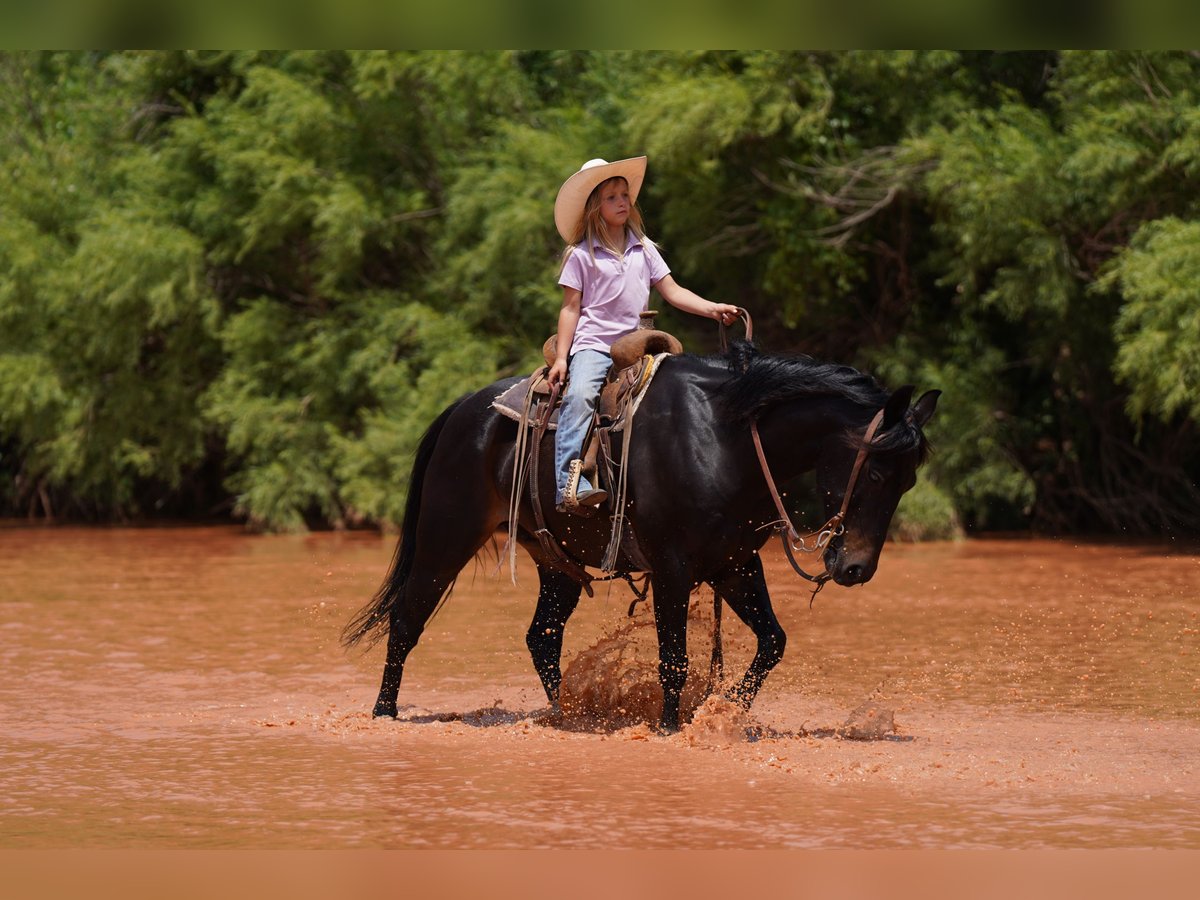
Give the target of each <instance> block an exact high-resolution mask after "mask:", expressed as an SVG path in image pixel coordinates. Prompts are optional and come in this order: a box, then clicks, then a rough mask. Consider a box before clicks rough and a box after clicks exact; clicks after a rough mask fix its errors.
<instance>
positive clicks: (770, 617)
mask: <svg viewBox="0 0 1200 900" xmlns="http://www.w3.org/2000/svg"><path fill="white" fill-rule="evenodd" d="M712 586H713V588H714V589H715V590H716V591H717V593H718V594H719V595H720V596H722V597H724V598H725V602H726V603H728V604H729V608H730V609H732V610H733V611H734V613H735V614H736V615H737V617H738V618H739V619H741V620H742V621H743V622H745V623H746V625H747V626H748V627H749V628H750V630H751V631H753V632H754V636H755V638H756V639H757V640H758V648H757V650H756V651H755V654H754V659H752V660H751V661H750V666H749V667H748V668H747V669H746V674H745V675H743V676H742V679H741V681H739V682H738V683H737V684H735V685H734V686H733V687H731V688H730V689H729V690H728V691H727V692H726V696H727V697H728V698H729V699H730V700H733V701H734V702H735V703H738V704H740V705H741V706H742V707H744V708H746V709H749V708H750V706H751V704H753V703H754V698H755V697H757V696H758V692H759V689H761V688H762V685H763V682H764V681H765V680H766V678H767V675H768V674H770V672H771V670H772V669H774V668H775V666H776V665H778V664H779V661H780V660H781V659H783V651H784V647H785V646H786V645H787V635H786V634H785V633H784V630H783V628H782V627H781V626H780V624H779V620H778V619H777V618H776V617H775V610H773V609H772V608H771V597H770V594H769V593H768V592H767V581H766V578H765V577H764V576H763V570H762V561H761V560H760V559H759V557H758V556H757V555H755V556H753V557H752V558H751V559H750V561H748V562H747V563H745V564H743V565H741V566H738V567H737V568H735V569H733V570H732V571H731V572H730V573H728V574H727V575H725V576H723V577H722V578H720V579H716V580H714V581H713V582H712Z"/></svg>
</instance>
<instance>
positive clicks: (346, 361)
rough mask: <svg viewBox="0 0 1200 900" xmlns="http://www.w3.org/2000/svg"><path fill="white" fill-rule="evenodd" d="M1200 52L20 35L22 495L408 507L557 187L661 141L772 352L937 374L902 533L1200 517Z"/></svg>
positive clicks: (698, 223)
mask: <svg viewBox="0 0 1200 900" xmlns="http://www.w3.org/2000/svg"><path fill="white" fill-rule="evenodd" d="M1197 76H1200V60H1198V59H1197V58H1196V57H1195V56H1194V55H1192V54H1188V53H1168V52H1164V53H1136V52H1124V51H1122V52H1101V51H1081V52H1070V53H1051V52H1029V53H993V52H983V51H979V52H953V51H911V52H879V51H861V52H849V53H811V52H790V51H737V52H687V53H664V52H632V51H623V52H598V51H523V52H441V53H438V52H375V51H369V52H368V51H363V52H337V51H314V52H284V51H262V52H247V51H222V52H178V51H175V52H143V51H137V52H121V53H3V54H0V134H2V135H3V138H4V139H3V141H0V172H2V173H3V175H4V177H3V178H2V179H0V479H2V480H0V512H3V513H4V514H11V513H22V514H25V513H28V514H38V513H41V514H45V515H50V514H55V513H57V514H67V515H72V516H90V517H95V518H109V517H114V516H116V517H120V516H131V515H150V514H154V513H156V512H164V513H174V514H184V515H193V514H206V513H208V512H209V511H210V510H212V509H217V508H225V509H233V510H235V511H236V513H237V514H238V515H240V516H243V517H245V518H246V519H248V520H249V521H250V522H252V523H254V524H255V525H256V526H258V527H263V528H285V529H297V528H303V527H306V526H308V525H313V524H334V525H339V524H357V523H395V522H397V521H398V519H399V517H400V515H401V513H402V509H403V502H404V485H405V484H406V483H407V475H408V470H409V466H410V462H411V454H412V451H413V449H414V447H415V446H416V444H417V442H418V441H419V439H420V436H421V433H422V432H423V430H424V428H425V427H426V426H427V424H428V423H429V422H430V421H431V420H432V419H433V418H434V417H435V416H436V414H437V412H438V411H440V410H441V409H442V408H443V407H444V405H445V404H446V403H448V402H450V401H451V400H453V399H454V398H455V397H457V396H459V395H461V394H462V393H464V392H466V391H468V390H473V389H477V388H479V387H481V386H483V385H484V384H486V383H487V382H489V381H490V380H491V379H493V378H494V377H495V376H496V375H498V374H511V373H515V372H521V371H524V370H528V369H529V368H532V366H533V365H534V362H535V360H536V359H537V358H538V348H539V347H540V344H541V342H542V340H543V339H544V338H545V336H546V335H548V334H549V333H550V332H551V331H552V330H553V328H554V326H555V321H556V314H557V310H558V306H559V303H560V299H561V298H560V291H559V289H558V288H557V287H556V274H557V266H558V259H559V254H560V252H561V250H562V247H561V246H560V243H559V240H558V237H557V235H556V234H555V232H554V229H553V225H552V218H551V208H552V201H553V197H554V193H555V191H556V190H557V188H558V185H559V184H560V183H561V182H562V180H563V179H564V178H566V177H567V176H568V175H569V174H571V172H573V171H574V170H575V169H576V168H577V167H578V166H579V164H580V163H582V162H583V161H584V160H586V159H588V158H591V157H596V156H602V157H606V158H609V159H615V158H619V157H622V156H628V155H634V154H636V153H643V152H644V153H648V154H649V156H650V168H649V177H648V180H647V182H646V185H645V188H644V190H643V192H642V195H641V201H640V202H641V205H642V208H643V211H644V214H645V218H646V222H647V225H648V229H649V232H650V234H651V236H652V237H653V238H655V239H656V240H658V241H659V242H661V244H662V245H663V246H664V250H665V254H666V256H667V259H668V260H669V262H670V263H671V265H672V267H673V269H674V270H675V272H676V277H677V279H678V280H679V281H680V282H681V283H683V284H685V285H687V286H688V287H691V288H693V289H695V290H697V291H698V292H699V293H701V294H702V295H704V296H708V297H710V298H712V299H720V300H727V301H730V302H735V303H738V304H740V305H743V306H746V307H747V308H749V309H750V310H751V311H752V312H753V314H754V319H755V326H756V331H757V336H758V338H759V339H760V341H761V342H762V343H763V344H764V345H765V346H766V347H767V348H768V349H771V350H775V351H786V350H801V351H805V352H810V353H814V354H816V355H819V356H824V357H828V358H835V359H838V360H841V361H845V362H848V363H851V364H856V365H860V366H866V367H870V368H871V369H873V370H874V371H876V372H877V373H878V374H879V375H880V376H881V377H882V378H883V379H884V380H885V381H887V382H888V383H889V384H892V385H897V384H900V383H904V382H912V383H915V384H918V385H919V387H920V389H921V390H924V389H926V388H930V387H938V388H941V389H942V390H943V391H945V396H944V398H943V400H942V402H941V403H940V404H939V411H938V415H937V417H936V418H935V420H934V422H933V423H932V424H931V426H930V434H931V436H932V438H933V441H934V444H935V446H936V448H937V452H936V453H935V455H934V457H933V459H932V461H931V463H930V465H929V468H928V470H927V471H926V475H925V478H924V480H923V481H922V484H921V486H920V487H919V488H918V489H917V491H915V492H914V493H913V494H911V495H909V496H908V497H907V498H906V499H905V501H904V505H903V506H902V508H901V511H900V514H899V516H898V519H897V528H898V529H899V533H902V534H904V535H906V536H910V537H912V536H945V535H947V534H952V533H954V532H955V530H956V529H957V528H958V527H959V525H958V523H961V526H962V527H964V528H965V529H967V530H979V529H988V528H1017V527H1025V526H1028V525H1031V524H1032V525H1034V526H1037V527H1043V528H1050V529H1060V530H1088V529H1096V528H1101V529H1109V530H1115V529H1130V528H1131V529H1133V530H1141V531H1151V532H1153V531H1166V530H1175V529H1178V528H1192V529H1197V528H1200V513H1196V512H1195V511H1194V510H1195V509H1197V508H1200V495H1198V492H1197V490H1196V488H1195V483H1196V481H1197V479H1198V478H1200V468H1198V467H1200V463H1198V462H1197V460H1200V452H1198V451H1200V447H1197V438H1196V434H1197V430H1196V428H1195V423H1196V420H1197V419H1198V418H1200V313H1198V312H1197V310H1198V309H1200V302H1198V301H1200V297H1197V296H1196V289H1195V288H1194V284H1195V283H1196V282H1197V276H1198V275H1200V255H1198V254H1197V252H1196V251H1195V249H1194V248H1195V246H1196V245H1197V242H1198V239H1200V201H1198V200H1197V198H1198V197H1200V191H1198V190H1197V187H1198V185H1197V178H1198V177H1200V112H1197V110H1198V109H1200V104H1197V102H1196V101H1197V97H1196V88H1195V85H1196V84H1197V83H1198V78H1197ZM664 320H665V324H666V326H667V327H669V328H671V329H673V330H676V331H678V332H681V333H682V334H683V336H684V337H685V340H686V343H687V344H688V346H689V347H690V348H694V349H700V350H704V349H707V348H708V347H711V346H712V344H713V336H712V334H711V331H710V330H709V329H707V328H704V327H703V326H702V323H699V322H698V321H696V320H692V319H690V317H686V316H681V315H679V314H677V313H676V312H674V311H672V310H670V309H666V310H664ZM1148 498H1149V499H1148ZM222 504H224V506H222Z"/></svg>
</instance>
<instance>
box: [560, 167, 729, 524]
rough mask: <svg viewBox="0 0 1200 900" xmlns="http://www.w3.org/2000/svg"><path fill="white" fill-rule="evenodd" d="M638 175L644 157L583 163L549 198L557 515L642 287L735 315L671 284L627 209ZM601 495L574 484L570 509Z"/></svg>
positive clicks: (632, 204)
mask: <svg viewBox="0 0 1200 900" xmlns="http://www.w3.org/2000/svg"><path fill="white" fill-rule="evenodd" d="M645 175H646V157H644V156H638V157H634V158H632V159H623V160H619V161H618V162H613V163H610V162H605V161H604V160H602V159H592V160H588V161H587V162H585V163H584V164H583V165H582V166H581V167H580V169H579V171H578V172H576V173H575V174H574V175H572V176H571V177H570V178H568V179H567V180H566V181H565V182H563V185H562V187H561V188H559V191H558V198H557V199H556V200H555V201H554V224H555V225H556V226H557V228H558V233H559V234H560V235H562V238H563V240H564V241H566V244H567V246H566V249H565V250H564V251H563V263H562V269H561V271H560V274H559V277H558V283H559V284H560V285H561V286H562V289H563V301H562V310H561V311H560V312H559V314H558V337H557V343H556V356H555V360H554V365H553V366H551V367H550V373H549V376H548V378H549V381H550V383H551V384H552V385H553V384H558V383H560V382H562V381H563V379H564V378H566V376H567V373H568V371H569V372H570V376H571V377H570V379H569V380H568V381H567V390H566V395H565V396H564V397H563V404H562V408H561V409H560V410H559V413H558V430H557V433H556V437H555V444H554V463H555V475H556V479H557V491H556V494H555V502H556V504H557V505H558V508H559V510H560V511H568V512H570V511H574V510H575V509H576V507H574V506H572V507H565V506H564V505H563V501H564V494H565V492H566V490H567V484H568V480H569V478H570V472H571V463H572V461H573V460H575V459H577V458H578V457H579V456H580V455H581V452H582V446H583V439H584V436H585V433H586V432H587V429H588V426H589V424H590V423H591V420H592V413H593V411H594V409H595V406H596V399H597V397H598V395H599V393H600V387H601V386H602V384H603V382H604V376H605V374H606V373H607V372H608V367H609V364H610V363H611V361H612V358H611V356H610V355H609V348H610V347H612V344H613V341H615V340H616V339H617V338H619V337H620V336H621V335H623V334H628V333H629V332H630V331H633V330H634V329H635V328H637V325H638V316H639V314H640V313H641V312H642V311H643V310H645V309H646V305H647V302H648V301H649V299H650V288H652V287H653V288H657V290H658V292H659V294H661V295H662V297H663V299H665V300H666V301H667V302H668V303H670V304H671V305H672V306H675V307H677V308H678V309H682V310H684V311H685V312H690V313H694V314H695V315H698V316H706V317H708V318H711V319H717V320H718V321H721V322H724V324H726V325H731V324H732V323H733V322H734V321H735V320H736V318H737V314H738V308H737V307H736V306H732V305H730V304H728V303H713V302H711V301H709V300H705V299H704V298H703V297H701V296H699V295H698V294H695V293H693V292H692V291H689V290H688V289H687V288H685V287H682V286H681V285H679V284H677V283H676V281H675V279H674V278H672V277H671V270H670V269H669V268H668V267H667V264H666V263H665V262H664V261H663V258H662V255H661V254H660V253H659V252H658V247H657V246H656V245H655V243H654V242H653V241H652V240H650V239H649V238H648V237H646V232H645V230H644V228H643V227H642V216H641V212H640V211H639V210H638V208H637V205H636V201H637V196H638V192H639V191H640V190H641V187H642V181H643V179H644V178H645ZM607 496H608V495H607V493H606V492H605V491H604V490H602V489H601V488H598V487H596V486H594V485H592V484H590V483H588V481H587V479H586V478H584V477H583V476H582V475H581V476H580V479H579V484H578V486H577V488H576V493H575V499H576V502H577V503H578V505H579V506H596V505H598V504H600V503H603V502H604V501H605V500H606V499H607Z"/></svg>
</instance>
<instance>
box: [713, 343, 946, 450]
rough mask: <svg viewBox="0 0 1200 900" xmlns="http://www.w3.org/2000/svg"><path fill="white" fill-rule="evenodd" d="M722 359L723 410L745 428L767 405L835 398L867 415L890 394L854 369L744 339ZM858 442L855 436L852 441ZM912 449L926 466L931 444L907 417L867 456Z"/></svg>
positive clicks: (877, 383) (873, 446)
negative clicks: (775, 351) (772, 351)
mask: <svg viewBox="0 0 1200 900" xmlns="http://www.w3.org/2000/svg"><path fill="white" fill-rule="evenodd" d="M721 359H723V360H724V362H725V364H726V365H727V366H728V367H729V371H730V374H731V376H732V377H731V378H730V379H729V381H727V382H726V383H725V384H724V385H723V386H722V388H721V393H720V398H719V399H720V404H721V408H722V411H723V413H724V415H725V416H726V417H727V418H728V420H729V421H731V422H735V423H740V424H745V425H747V426H748V425H749V424H750V422H751V421H753V420H755V419H757V418H759V417H760V416H761V415H762V414H763V413H764V412H765V411H766V410H767V409H769V408H770V407H772V406H774V405H775V404H777V403H783V402H786V401H789V400H797V399H801V398H804V397H813V398H815V397H835V398H839V399H842V400H848V401H850V402H851V403H852V404H854V405H855V406H858V407H861V408H862V410H863V411H864V413H868V414H871V413H874V412H877V411H878V410H880V409H882V408H883V406H884V405H885V404H886V403H887V401H888V397H889V396H891V395H890V394H889V392H888V391H887V390H886V389H884V388H883V387H882V386H881V385H880V384H879V382H877V381H876V380H875V379H874V378H872V377H871V376H870V375H867V374H865V373H863V372H860V371H859V370H858V369H854V368H851V367H850V366H843V365H839V364H837V363H830V362H822V361H820V360H817V359H813V358H812V357H811V356H804V355H796V356H771V355H768V354H764V353H761V352H759V350H758V349H757V348H756V347H755V346H754V345H753V344H751V343H749V342H747V341H735V342H734V343H733V344H732V345H731V346H730V348H729V350H728V351H727V352H726V353H725V355H724V356H723V357H721ZM855 425H858V423H855ZM859 439H860V436H859V435H855V437H854V442H855V443H857V442H858V440H859ZM912 449H916V450H918V451H919V453H920V459H921V461H922V462H924V460H925V458H926V456H927V455H928V453H929V444H928V441H927V440H926V438H925V435H924V434H923V433H922V431H921V429H920V428H918V427H917V425H916V423H915V422H913V420H912V417H911V415H910V416H906V417H905V420H904V422H903V423H901V424H900V425H897V426H893V427H892V428H889V429H888V430H887V431H886V432H884V433H883V434H880V435H878V436H877V437H876V438H875V440H874V441H873V442H872V444H871V452H872V453H880V454H889V453H902V452H906V451H909V450H912Z"/></svg>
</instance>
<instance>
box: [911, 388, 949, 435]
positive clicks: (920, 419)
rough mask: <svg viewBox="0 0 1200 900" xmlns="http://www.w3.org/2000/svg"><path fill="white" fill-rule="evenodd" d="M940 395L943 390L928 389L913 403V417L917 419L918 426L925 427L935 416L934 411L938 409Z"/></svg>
mask: <svg viewBox="0 0 1200 900" xmlns="http://www.w3.org/2000/svg"><path fill="white" fill-rule="evenodd" d="M940 396H942V392H941V391H926V392H925V393H924V394H922V395H921V399H920V400H918V401H917V402H916V403H914V404H913V418H914V419H916V421H917V426H918V427H920V428H924V427H925V423H926V422H928V421H929V420H930V419H932V418H933V411H934V410H935V409H937V402H938V397H940Z"/></svg>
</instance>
